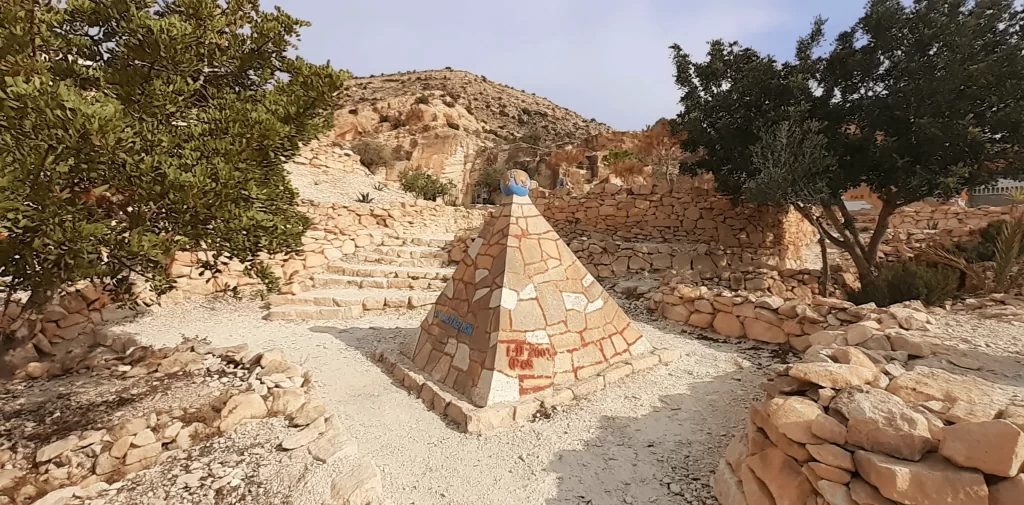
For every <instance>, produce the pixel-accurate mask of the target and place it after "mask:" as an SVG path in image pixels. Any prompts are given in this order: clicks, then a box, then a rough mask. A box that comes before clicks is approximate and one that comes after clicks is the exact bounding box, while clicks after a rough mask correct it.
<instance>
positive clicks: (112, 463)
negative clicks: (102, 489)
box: [93, 452, 121, 476]
mask: <svg viewBox="0 0 1024 505" xmlns="http://www.w3.org/2000/svg"><path fill="white" fill-rule="evenodd" d="M119 468H121V459H120V458H115V457H114V456H111V455H110V453H109V452H104V453H103V454H100V455H99V457H98V458H96V464H95V466H93V472H96V475H101V476H102V475H106V474H108V473H111V472H113V471H115V470H118V469H119Z"/></svg>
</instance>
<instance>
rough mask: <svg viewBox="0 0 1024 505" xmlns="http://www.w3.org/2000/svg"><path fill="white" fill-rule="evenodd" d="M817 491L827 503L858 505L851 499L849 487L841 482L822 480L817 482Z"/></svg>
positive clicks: (832, 504)
mask: <svg viewBox="0 0 1024 505" xmlns="http://www.w3.org/2000/svg"><path fill="white" fill-rule="evenodd" d="M818 492H820V493H821V496H823V497H824V498H825V501H826V502H828V504H829V505H858V504H857V502H855V501H853V496H852V495H851V494H850V488H849V487H847V486H845V485H843V484H839V483H836V482H830V481H828V480H823V481H820V482H818Z"/></svg>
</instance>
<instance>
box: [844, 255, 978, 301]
mask: <svg viewBox="0 0 1024 505" xmlns="http://www.w3.org/2000/svg"><path fill="white" fill-rule="evenodd" d="M960 283H961V281H960V272H958V271H957V270H954V269H952V268H949V267H947V266H943V265H933V264H928V263H921V262H915V261H903V262H899V263H892V264H885V265H882V266H881V267H880V268H879V272H878V276H877V277H874V278H870V279H867V280H865V281H862V283H861V289H860V290H848V291H847V292H846V296H847V299H848V300H850V301H851V302H853V303H855V304H857V305H860V304H864V303H869V302H874V303H875V304H876V305H878V306H879V307H888V306H889V305H893V304H896V303H900V302H906V301H910V300H921V301H922V302H924V303H926V304H928V305H938V304H940V303H942V302H945V301H946V300H949V299H950V298H952V297H953V296H955V295H956V294H957V292H958V290H959V287H960Z"/></svg>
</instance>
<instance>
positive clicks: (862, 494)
mask: <svg viewBox="0 0 1024 505" xmlns="http://www.w3.org/2000/svg"><path fill="white" fill-rule="evenodd" d="M850 495H851V496H852V497H853V501H855V502H857V505H896V503H895V502H893V501H892V500H890V499H888V498H886V497H884V496H882V493H879V492H878V489H876V488H875V486H872V485H871V484H868V483H867V481H865V480H864V479H861V478H859V477H854V478H853V480H851V481H850Z"/></svg>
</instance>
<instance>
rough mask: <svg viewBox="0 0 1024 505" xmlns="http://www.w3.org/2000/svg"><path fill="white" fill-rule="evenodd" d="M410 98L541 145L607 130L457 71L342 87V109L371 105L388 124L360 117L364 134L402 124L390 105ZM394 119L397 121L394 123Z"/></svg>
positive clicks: (359, 111) (487, 130)
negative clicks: (343, 97)
mask: <svg viewBox="0 0 1024 505" xmlns="http://www.w3.org/2000/svg"><path fill="white" fill-rule="evenodd" d="M409 102H413V103H416V104H420V105H428V106H430V107H431V108H433V109H435V110H438V112H440V114H441V115H443V116H445V117H447V118H449V119H451V120H454V122H455V123H460V125H461V123H462V121H463V120H468V119H472V121H467V122H468V123H471V124H470V126H475V127H479V129H480V130H479V131H480V132H481V133H484V134H485V135H488V136H494V137H497V138H498V139H502V140H505V141H511V140H515V139H519V138H522V137H524V136H533V135H536V136H539V137H540V140H542V141H543V142H545V143H559V142H576V141H580V140H582V139H584V138H586V137H589V136H591V135H594V134H596V133H604V132H610V131H611V128H610V127H609V126H608V125H605V124H603V123H599V122H597V121H596V120H593V119H584V118H583V117H581V116H580V115H579V114H577V113H575V112H573V111H571V110H569V109H566V108H564V107H560V106H558V105H556V104H554V103H552V102H550V101H549V100H547V99H545V98H541V97H539V96H537V95H535V94H532V93H527V92H525V91H521V90H518V89H515V88H512V87H509V86H506V85H504V84H501V83H497V82H494V81H491V80H488V79H487V78H486V77H483V76H478V75H475V74H471V73H469V72H463V71H460V70H432V71H425V72H406V73H399V74H390V75H382V76H378V77H367V78H358V79H352V80H351V81H349V82H348V84H347V85H346V90H345V100H344V102H343V103H342V112H343V114H344V113H346V112H347V113H349V114H353V111H352V109H355V111H356V112H355V113H354V115H357V116H365V115H367V114H366V113H365V112H364V110H365V109H367V108H369V109H373V110H376V112H377V113H378V114H377V115H378V118H379V121H378V123H380V122H386V123H389V124H388V125H387V126H376V127H375V125H372V124H368V123H367V122H366V121H358V123H359V124H358V126H357V125H352V126H356V128H357V129H362V130H363V132H368V131H373V130H378V131H379V130H381V129H386V128H388V127H390V128H401V127H402V126H404V124H403V122H402V121H401V118H398V117H395V116H394V113H395V112H398V111H396V110H394V109H395V107H396V106H400V105H403V104H405V103H409ZM463 113H464V114H463ZM467 115H468V116H469V117H466V116H467ZM381 116H383V117H381ZM366 119H370V118H369V117H366ZM395 119H398V121H397V123H395V122H393V121H392V120H395ZM343 123H346V122H343ZM347 123H348V124H350V125H351V123H350V122H347ZM471 130H473V128H471Z"/></svg>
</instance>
